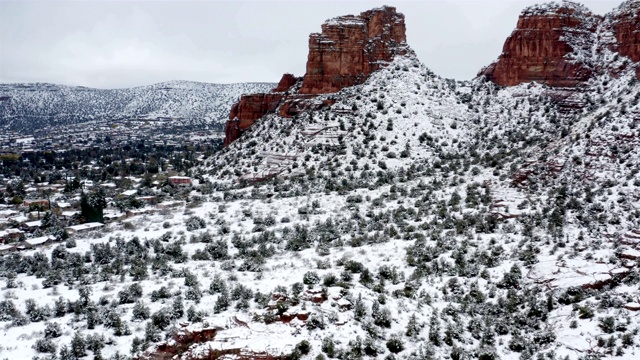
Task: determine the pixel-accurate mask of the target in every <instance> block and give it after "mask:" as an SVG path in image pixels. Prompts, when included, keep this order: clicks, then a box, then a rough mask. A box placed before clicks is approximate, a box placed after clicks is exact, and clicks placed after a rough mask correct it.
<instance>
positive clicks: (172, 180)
mask: <svg viewBox="0 0 640 360" xmlns="http://www.w3.org/2000/svg"><path fill="white" fill-rule="evenodd" d="M167 180H168V181H169V184H171V185H182V186H189V185H191V178H190V177H187V176H169V178H168V179H167Z"/></svg>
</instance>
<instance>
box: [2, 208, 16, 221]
mask: <svg viewBox="0 0 640 360" xmlns="http://www.w3.org/2000/svg"><path fill="white" fill-rule="evenodd" d="M17 214H18V212H17V211H15V210H11V209H5V210H0V219H7V218H10V217H12V216H14V215H17Z"/></svg>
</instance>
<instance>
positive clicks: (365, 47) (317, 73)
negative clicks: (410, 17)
mask: <svg viewBox="0 0 640 360" xmlns="http://www.w3.org/2000/svg"><path fill="white" fill-rule="evenodd" d="M406 52H407V46H406V35H405V23H404V15H403V14H399V13H397V12H396V9H395V8H393V7H383V8H379V9H373V10H369V11H365V12H363V13H361V14H360V15H359V16H353V15H347V16H340V17H337V18H334V19H330V20H328V21H326V22H325V23H324V24H323V25H322V33H315V34H311V35H310V36H309V58H308V60H307V73H306V75H305V76H304V82H303V83H302V88H301V89H300V93H301V94H326V93H333V92H337V91H339V90H340V89H342V88H344V87H347V86H352V85H355V84H359V83H362V82H363V81H364V80H365V79H366V78H367V76H369V74H371V72H373V71H375V70H378V69H379V68H380V67H381V66H382V65H383V64H384V63H386V62H389V61H391V60H393V57H394V56H395V55H398V54H405V53H406Z"/></svg>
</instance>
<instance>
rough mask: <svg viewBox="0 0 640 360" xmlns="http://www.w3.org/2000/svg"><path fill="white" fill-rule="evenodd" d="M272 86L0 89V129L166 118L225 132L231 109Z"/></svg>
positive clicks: (180, 84)
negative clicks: (244, 97)
mask: <svg viewBox="0 0 640 360" xmlns="http://www.w3.org/2000/svg"><path fill="white" fill-rule="evenodd" d="M271 87H273V84H271V83H246V84H209V83H201V82H192V81H169V82H164V83H159V84H154V85H149V86H140V87H135V88H128V89H92V88H87V87H82V86H65V85H55V84H45V83H35V84H0V128H5V129H8V130H12V131H18V132H21V133H25V134H31V133H33V131H34V130H35V129H42V128H45V127H49V128H50V129H51V130H50V131H55V128H56V127H57V126H61V127H64V126H67V125H70V124H81V123H86V122H89V121H112V120H124V119H149V120H153V119H169V120H171V121H172V122H174V123H175V124H176V125H177V126H178V125H185V126H196V127H206V128H211V129H214V130H223V129H224V123H225V121H226V118H227V114H228V111H229V106H230V105H231V104H233V102H234V101H236V100H237V99H238V98H239V97H240V96H241V95H242V94H246V93H253V92H259V91H266V90H267V89H269V88H271Z"/></svg>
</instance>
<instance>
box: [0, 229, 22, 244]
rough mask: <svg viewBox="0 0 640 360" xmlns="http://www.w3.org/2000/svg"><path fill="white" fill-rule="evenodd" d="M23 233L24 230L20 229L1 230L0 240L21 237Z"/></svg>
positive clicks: (4, 240)
mask: <svg viewBox="0 0 640 360" xmlns="http://www.w3.org/2000/svg"><path fill="white" fill-rule="evenodd" d="M22 234H24V231H22V230H20V229H15V228H11V229H6V230H2V231H0V242H6V241H7V240H16V239H19V238H20V236H21V235H22Z"/></svg>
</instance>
